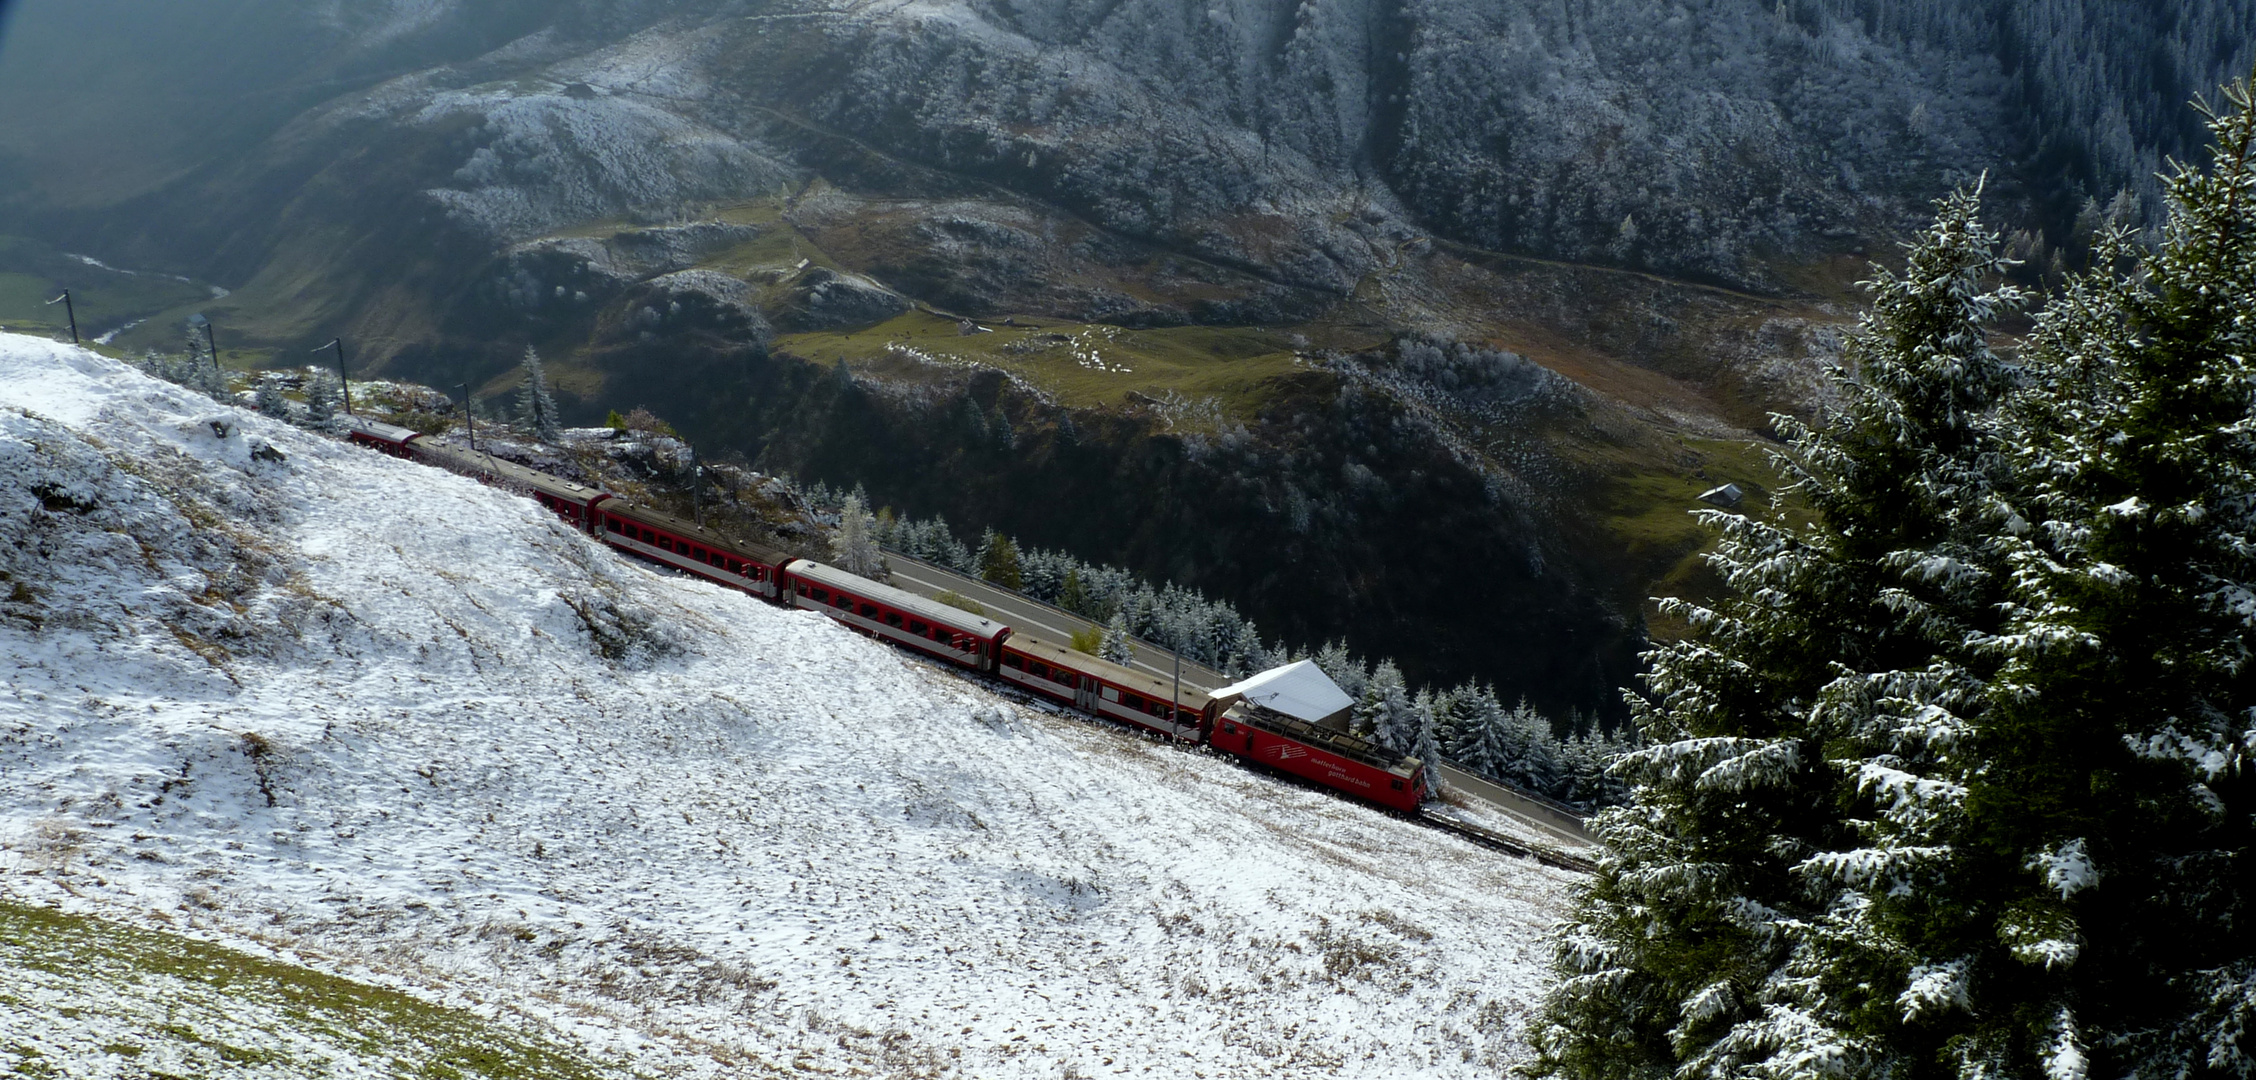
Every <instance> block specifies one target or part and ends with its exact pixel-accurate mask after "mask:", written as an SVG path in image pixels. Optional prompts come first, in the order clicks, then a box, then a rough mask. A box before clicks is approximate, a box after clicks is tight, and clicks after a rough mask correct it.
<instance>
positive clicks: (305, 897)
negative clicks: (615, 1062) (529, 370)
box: [0, 336, 1565, 1077]
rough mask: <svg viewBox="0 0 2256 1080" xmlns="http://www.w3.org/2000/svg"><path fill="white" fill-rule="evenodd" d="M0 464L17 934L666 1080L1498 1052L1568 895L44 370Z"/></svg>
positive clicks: (603, 558) (1511, 1033) (128, 393)
mask: <svg viewBox="0 0 2256 1080" xmlns="http://www.w3.org/2000/svg"><path fill="white" fill-rule="evenodd" d="M220 433H225V434H224V435H222V434H220ZM278 458H279V460H277V459H278ZM0 459H4V461H5V467H4V468H0V476H4V477H6V479H5V480H4V481H0V531H4V532H5V533H6V534H7V538H8V540H9V541H11V542H10V543H8V544H5V545H0V570H4V571H5V574H6V575H7V576H6V578H5V579H4V580H0V588H4V589H6V590H10V594H9V596H8V599H7V600H6V601H5V602H4V603H0V620H4V622H0V653H4V655H6V656H7V657H8V658H9V662H10V667H9V668H8V669H7V672H6V683H5V688H4V691H0V762H4V767H0V792H4V797H0V842H4V845H5V846H4V847H0V868H4V869H5V871H6V872H5V873H4V874H0V894H4V895H5V896H6V897H8V898H10V899H12V900H15V901H19V902H35V903H53V902H60V903H62V904H64V905H66V906H68V907H70V908H74V909H79V910H84V911H88V912H98V913H103V914H106V915H109V916H111V917H114V918H119V919H124V920H127V921H129V922H134V923H140V924H143V925H154V926H169V927H176V928H187V929H190V930H192V931H194V932H196V933H198V934H200V935H204V936H208V937H210V938H213V939H216V940H219V941H223V942H237V943H246V944H249V943H257V944H264V945H271V946H274V947H278V948H282V949H285V950H289V951H291V952H292V953H293V954H295V955H299V956H303V957H304V958H305V959H306V960H307V962H308V963H310V964H311V965H312V966H314V967H315V968H316V969H318V970H323V971H331V972H337V973H342V974H347V975H351V976H355V977H359V978H364V979H368V980H371V981H375V982H377V983H379V984H382V985H388V986H394V987H398V988H401V989H404V990H408V991H410V992H412V993H414V994H417V995H419V996H423V997H427V998H430V999H433V1000H436V1001H441V1002H446V1003H451V1004H456V1005H463V1006H468V1007H470V1008H472V1009H473V1010H474V1011H476V1012H479V1013H480V1014H482V1015H487V1016H492V1017H496V1018H498V1022H502V1023H505V1024H507V1025H509V1026H512V1027H516V1028H522V1029H526V1030H529V1031H533V1032H539V1031H543V1030H547V1031H551V1032H557V1033H561V1034H562V1035H565V1036H569V1037H570V1038H573V1039H576V1040H579V1041H582V1042H584V1043H585V1044H586V1045H588V1046H590V1047H591V1048H592V1052H594V1053H597V1054H599V1055H602V1056H606V1057H610V1056H617V1057H622V1058H625V1059H628V1060H631V1061H633V1062H634V1063H636V1065H637V1067H639V1068H643V1069H649V1070H676V1069H678V1070H681V1071H684V1072H687V1073H689V1074H692V1075H696V1074H708V1073H715V1074H731V1075H734V1074H749V1075H765V1074H767V1073H770V1072H782V1071H786V1070H791V1069H794V1068H797V1069H803V1070H804V1069H812V1070H816V1071H836V1070H855V1069H861V1070H868V1071H874V1072H877V1073H881V1074H886V1075H935V1076H939V1075H951V1076H953V1075H960V1076H979V1077H1005V1076H1056V1075H1059V1074H1060V1073H1061V1072H1062V1073H1064V1074H1065V1075H1103V1074H1110V1073H1113V1072H1117V1071H1121V1070H1127V1071H1130V1072H1132V1073H1137V1074H1141V1073H1143V1072H1145V1071H1147V1070H1148V1071H1151V1072H1153V1073H1155V1074H1167V1075H1179V1074H1182V1073H1184V1072H1186V1071H1189V1070H1198V1071H1205V1072H1207V1073H1208V1074H1209V1075H1217V1074H1219V1075H1245V1074H1252V1073H1257V1072H1259V1073H1274V1072H1276V1071H1279V1070H1289V1071H1293V1072H1295V1073H1297V1074H1314V1075H1341V1076H1399V1075H1403V1074H1404V1073H1405V1072H1411V1071H1415V1072H1418V1073H1419V1074H1420V1075H1432V1076H1459V1075H1462V1076H1475V1075H1481V1076H1486V1075H1493V1074H1494V1072H1495V1071H1496V1069H1497V1068H1499V1067H1500V1066H1501V1065H1503V1064H1505V1063H1507V1062H1509V1061H1511V1060H1514V1059H1516V1058H1518V1057H1519V1056H1520V1053H1521V1049H1520V1043H1519V1032H1520V1024H1521V1016H1522V1013H1521V1009H1522V1003H1523V1002H1525V1001H1527V1000H1528V999H1529V997H1530V995H1531V993H1532V991H1533V989H1534V987H1535V985H1536V983H1537V980H1538V978H1539V976H1538V971H1539V967H1540V956H1541V954H1542V953H1543V948H1542V946H1541V944H1540V941H1539V935H1540V932H1541V929H1542V927H1543V926H1545V925H1546V924H1547V923H1548V921H1549V920H1550V919H1551V918H1552V917H1554V915H1555V914H1556V913H1557V912H1558V911H1559V909H1560V905H1561V903H1562V899H1563V886H1564V881H1565V879H1564V878H1563V877H1562V876H1560V875H1559V874H1557V873H1555V872H1552V871H1548V870H1544V869H1542V868H1539V867H1536V866H1534V865H1532V864H1527V863H1522V862H1519V861H1515V860H1509V859H1502V858H1499V857H1497V856H1495V855H1493V854H1491V853H1488V852H1485V851H1480V850H1477V849H1473V848H1470V847H1467V846H1466V845H1463V844H1461V843H1459V842H1457V841H1454V840H1451V839H1449V838H1447V837H1444V836H1440V835H1437V834H1434V833H1432V832H1429V831H1427V830H1424V829H1421V828H1418V827H1416V826H1413V825H1411V824H1409V823H1407V822H1402V821H1398V820H1395V819H1392V818H1388V817H1385V816H1382V815H1379V814H1376V813H1373V812H1371V811H1368V810H1365V809H1363V808H1361V807H1357V806H1352V805H1350V804H1347V803H1345V802H1342V801H1339V800H1336V799H1332V798H1330V797H1328V796H1325V795H1322V794H1319V793H1317V792H1314V791H1311V790H1307V789H1303V788H1298V787H1291V786H1286V785H1282V784H1280V783H1277V782H1274V781H1272V780H1269V779H1267V778H1264V777H1260V776H1256V775H1252V774H1249V773H1247V772H1245V771H1243V770H1241V769H1239V768H1237V767H1236V766H1234V765H1232V764H1231V763H1229V762H1228V761H1225V760H1222V759H1219V758H1214V757H1209V756H1206V755H1203V754H1198V753H1190V752H1183V751H1179V750H1176V749H1173V748H1171V747H1167V746H1164V745H1160V744H1155V743H1150V742H1145V741H1140V740H1136V739H1132V738H1128V737H1125V736H1123V735H1122V734H1120V733H1118V732H1116V731H1112V730H1107V729H1102V728H1098V727H1094V726H1091V725H1088V724H1085V723H1082V722H1080V721H1077V720H1072V719H1067V718H1060V717H1057V716H1054V715H1052V714H1049V713H1046V712H1043V711H1040V710H1037V709H1030V708H1027V707H1024V706H1021V705H1016V704H1012V703H1010V702H1007V701H1004V700H1000V699H998V698H996V697H995V696H994V695H993V694H992V693H990V692H989V691H987V690H986V689H984V688H983V687H982V686H980V685H977V684H973V683H970V682H967V681H965V680H963V679H961V678H959V677H957V676H955V675H953V674H949V673H946V672H942V671H939V670H937V669H935V668H933V667H931V666H928V665H925V664H922V663H920V662H916V661H913V660H910V659H908V658H905V657H903V656H901V655H899V654H896V653H894V652H892V651H890V650H887V649H885V648H884V647H882V646H879V645H876V644H874V643H872V642H869V641H866V640H864V639H861V638H859V637H856V636H854V635H852V634H850V633H848V632H846V631H844V630H841V629H839V628H837V627H835V626H833V625H832V624H830V623H828V622H827V621H825V620H823V619H821V618H820V617H818V616H813V615H809V614H802V613H790V612H784V611H779V610H777V609H774V608H772V607H768V606H766V605H764V604H762V603H760V602H758V601H755V600H752V599H751V598H749V597H745V596H741V595H737V594H732V593H726V592H723V591H721V590H718V589H716V588H712V587H709V586H705V585H702V584H698V583H694V582H688V581H684V580H680V579H676V578H671V577H667V576H663V575H661V574H658V573H656V572H654V571H651V570H648V569H645V568H643V567H641V566H639V565H635V564H627V563H622V562H619V561H617V560H615V559H614V558H612V556H610V555H609V554H608V553H606V552H604V551H602V550H600V549H598V548H596V547H595V546H593V545H592V544H590V543H589V542H588V541H586V540H585V539H584V538H582V537H580V536H578V535H576V534H573V533H571V532H569V531H567V530H566V529H564V528H563V527H562V526H561V525H560V524H559V523H557V522H556V521H554V520H553V519H550V518H548V517H547V516H546V515H545V514H544V513H543V512H542V511H540V510H539V509H538V508H537V507H536V506H534V505H533V504H532V503H531V502H529V501H525V500H521V499H517V498H514V497H512V496H509V495H506V494H504V493H500V492H495V491H491V490H488V489H484V488H480V487H478V486H477V485H474V484H471V483H469V482H467V481H464V480H461V479H459V478H456V477H452V476H448V475H443V474H439V473H435V472H433V471H430V470H427V469H423V468H421V467H418V466H414V465H410V464H407V463H403V462H398V461H393V460H390V459H386V458H381V457H378V456H376V455H373V454H368V453H365V452H362V451H359V450H355V449H353V448H350V447H346V446H343V445H341V444H337V443H334V442H331V441H328V440H324V439H320V438H316V437H313V436H309V435H306V434H304V433H301V432H297V431H294V430H291V429H287V428H282V427H279V426H277V425H273V424H270V423H268V422H267V421H265V420H263V419H261V418H259V417H256V416H251V415H247V414H243V413H241V412H240V411H238V410H234V409H230V408H225V407H222V406H218V405H214V404H211V403H209V402H207V401H204V400H203V399H200V398H197V397H195V396H194V395H191V394H188V393H186V392H184V391H182V390H180V389H178V388H176V387H172V386H170V385H167V384H163V383H158V382H155V381H153V380H149V379H147V378H144V377H142V376H140V375H138V374H136V373H133V372H131V371H129V370H127V369H124V368H122V367H121V366H119V365H117V364H116V363H114V362H112V361H108V360H104V359H101V358H99V357H96V356H94V355H92V354H90V353H86V352H82V351H78V350H74V349H70V348H68V347H65V346H58V345H51V344H48V343H46V342H42V341H35V340H31V339H27V338H23V337H16V336H9V337H0ZM52 1022H53V1018H52V1016H51V1015H41V1014H35V1013H32V1012H28V1011H26V1010H24V1009H22V1008H20V1007H17V1006H12V1005H10V1006H0V1031H5V1030H7V1029H10V1028H17V1029H19V1030H20V1027H18V1026H20V1025H30V1024H50V1023H52Z"/></svg>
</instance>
